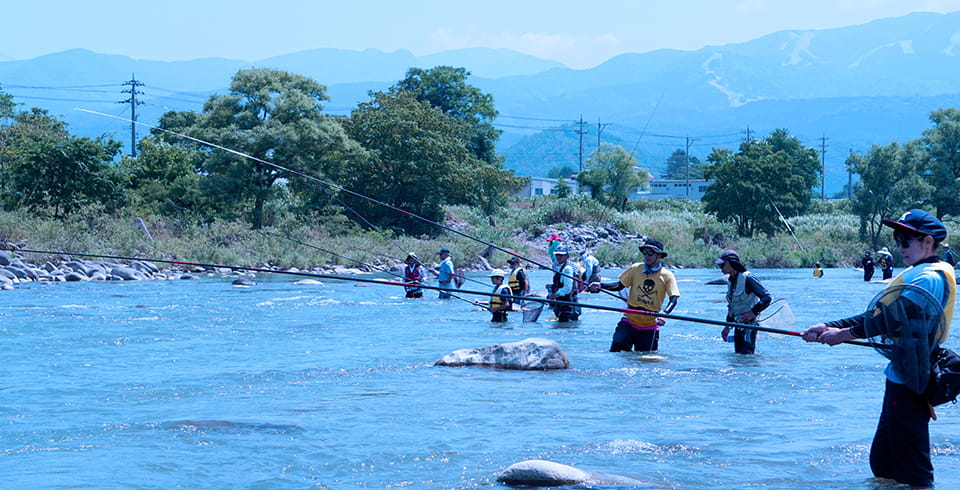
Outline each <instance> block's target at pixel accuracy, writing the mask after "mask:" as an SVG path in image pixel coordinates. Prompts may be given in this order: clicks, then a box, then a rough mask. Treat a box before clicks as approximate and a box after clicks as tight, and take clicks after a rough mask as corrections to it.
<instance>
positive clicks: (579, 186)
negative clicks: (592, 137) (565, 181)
mask: <svg viewBox="0 0 960 490" xmlns="http://www.w3.org/2000/svg"><path fill="white" fill-rule="evenodd" d="M577 124H578V126H577V135H578V136H580V171H579V172H578V173H577V194H579V193H580V192H581V191H582V190H583V184H581V183H580V178H579V177H580V174H582V173H583V135H584V134H587V130H585V129H583V125H584V124H586V123H584V122H583V114H580V122H578V123H577Z"/></svg>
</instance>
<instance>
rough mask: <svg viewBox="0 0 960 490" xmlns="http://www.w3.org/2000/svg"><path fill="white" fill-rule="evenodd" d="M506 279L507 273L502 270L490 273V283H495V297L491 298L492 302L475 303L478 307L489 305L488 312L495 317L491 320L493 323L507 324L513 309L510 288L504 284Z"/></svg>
mask: <svg viewBox="0 0 960 490" xmlns="http://www.w3.org/2000/svg"><path fill="white" fill-rule="evenodd" d="M506 277H507V273H506V272H504V271H502V270H500V269H494V270H492V271H490V282H492V283H493V295H492V296H490V301H474V304H477V305H487V311H489V312H490V313H491V314H492V315H493V317H492V318H490V321H491V322H495V323H506V322H507V312H508V311H510V309H511V308H513V295H512V294H511V292H510V286H507V285H506V284H504V280H505V279H506Z"/></svg>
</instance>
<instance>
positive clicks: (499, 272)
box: [488, 269, 507, 277]
mask: <svg viewBox="0 0 960 490" xmlns="http://www.w3.org/2000/svg"><path fill="white" fill-rule="evenodd" d="M488 276H489V277H507V273H506V272H504V271H503V269H494V270H492V271H490V274H488Z"/></svg>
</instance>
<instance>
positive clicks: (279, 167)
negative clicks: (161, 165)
mask: <svg viewBox="0 0 960 490" xmlns="http://www.w3.org/2000/svg"><path fill="white" fill-rule="evenodd" d="M74 110H77V111H81V112H86V113H89V114H94V115H98V116H103V117H108V118H111V119H118V120H120V121H125V122H128V123H130V124H139V125H141V126H144V127H146V128H150V129H155V130H157V131H162V132H164V133H167V134H171V135H174V136H177V137H180V138H183V139H186V140H190V141H193V142H195V143H199V144H201V145H206V146H209V147H211V148H216V149H218V150H223V151H225V152H227V153H230V154H233V155H236V156H239V157H241V158H246V159H248V160H252V161H254V162H257V163H262V164H264V165H267V166H270V167H273V168H275V169H277V170H280V171H282V172H288V173H291V174H293V175H298V176H300V177H303V178H305V179H307V180H309V181H310V182H313V183H315V184H320V185H325V186H328V187H330V188H332V189H336V190H338V191H340V192H344V193H346V194H350V195H351V196H354V197H358V198H361V199H366V200H367V201H370V202H372V203H374V204H377V205H380V206H383V207H385V208H387V209H390V210H393V211H396V212H398V213H401V214H405V215H407V216H409V217H411V218H416V219H418V220H421V221H423V222H425V223H428V224H431V225H434V226H437V227H439V228H441V229H443V230H446V231H449V232H451V233H454V234H457V235H460V236H462V237H464V238H467V239H470V240H474V241H476V242H479V243H482V244H484V245H487V246H488V247H493V248H494V249H496V250H499V251H501V252H503V253H505V254H507V255H510V256H513V257H516V258H518V259H523V260H526V261H527V262H530V263H531V264H534V265H536V266H538V267H540V268H542V269H549V270H552V267H550V266H547V265H545V264H541V263H539V262H537V261H535V260H533V259H530V258H527V257H524V256H522V255H520V254H517V253H515V252H511V251H510V250H507V249H505V248H503V247H500V246H499V245H495V244H493V243H491V242H488V241H486V240H483V239H481V238H477V237H475V236H472V235H469V234H467V233H464V232H462V231H460V230H457V229H455V228H452V227H449V226H447V225H444V224H442V223H438V222H436V221H433V220H431V219H429V218H425V217H423V216H420V215H418V214H415V213H412V212H410V211H407V210H405V209H401V208H398V207H396V206H394V205H392V204H389V203H386V202H383V201H380V200H378V199H374V198H372V197H370V196H366V195H363V194H360V193H359V192H355V191H352V190H350V189H347V188H345V187H341V186H339V185H337V184H334V183H332V182H327V181H325V180H323V179H320V178H317V177H314V176H312V175H307V174H305V173H303V172H299V171H297V170H293V169H290V168H287V167H284V166H282V165H279V164H276V163H273V162H270V161H267V160H264V159H262V158H258V157H255V156H253V155H248V154H246V153H243V152H241V151H237V150H234V149H232V148H227V147H225V146H222V145H218V144H216V143H211V142H209V141H204V140H202V139H199V138H195V137H193V136H190V135H186V134H183V133H178V132H176V131H173V130H170V129H165V128H161V127H158V126H154V125H151V124H147V123H144V122H140V121H135V120H133V119H127V118H125V117H120V116H114V115H113V114H106V113H103V112H97V111H92V110H90V109H81V108H75V109H74ZM348 209H349V208H348ZM560 274H561V275H562V276H564V277H567V278H570V279H573V280H574V281H575V282H583V281H581V280H580V279H579V278H577V277H575V276H572V275H568V274H563V273H562V272H561V273H560ZM601 292H603V293H605V294H608V295H610V296H612V297H614V298H618V299H623V298H620V296H619V295H617V294H614V293H612V292H610V291H606V290H603V289H601Z"/></svg>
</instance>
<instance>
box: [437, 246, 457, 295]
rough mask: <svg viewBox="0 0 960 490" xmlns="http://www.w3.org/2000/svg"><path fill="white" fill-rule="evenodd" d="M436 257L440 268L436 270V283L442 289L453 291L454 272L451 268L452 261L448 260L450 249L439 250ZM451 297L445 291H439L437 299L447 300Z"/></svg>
mask: <svg viewBox="0 0 960 490" xmlns="http://www.w3.org/2000/svg"><path fill="white" fill-rule="evenodd" d="M437 256H438V257H439V258H440V267H438V268H437V283H438V284H439V286H440V287H441V288H443V289H453V288H452V287H451V286H452V285H453V273H454V271H455V269H454V267H453V259H451V258H450V249H449V248H446V247H444V248H441V249H440V251H439V252H437ZM452 297H453V296H452V295H451V294H450V293H449V292H447V291H440V295H439V296H438V298H440V299H449V298H452Z"/></svg>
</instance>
